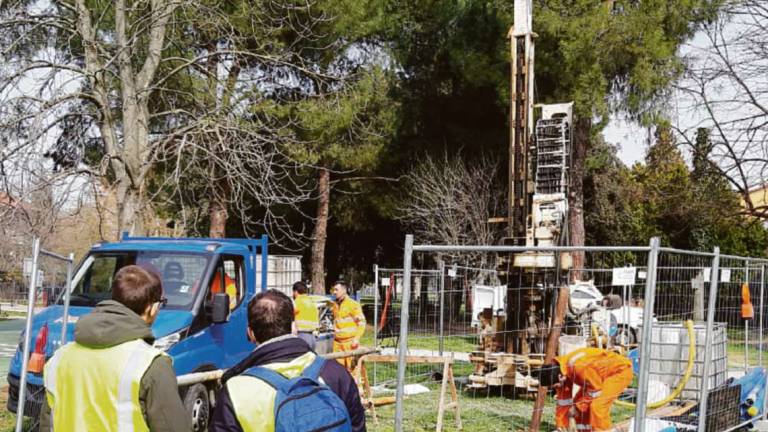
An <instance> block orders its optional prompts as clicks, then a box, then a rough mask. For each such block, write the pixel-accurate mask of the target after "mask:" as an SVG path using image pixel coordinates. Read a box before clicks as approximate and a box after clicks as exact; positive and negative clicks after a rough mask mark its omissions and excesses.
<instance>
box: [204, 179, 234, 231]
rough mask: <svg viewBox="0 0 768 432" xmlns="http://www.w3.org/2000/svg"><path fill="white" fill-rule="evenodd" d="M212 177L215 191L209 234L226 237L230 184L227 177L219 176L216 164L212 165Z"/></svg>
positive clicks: (212, 200)
mask: <svg viewBox="0 0 768 432" xmlns="http://www.w3.org/2000/svg"><path fill="white" fill-rule="evenodd" d="M210 172H211V178H214V179H217V180H214V191H213V196H212V197H211V203H210V205H211V208H210V218H211V227H210V229H209V231H208V235H209V236H210V237H211V238H224V237H226V236H227V219H228V218H229V213H228V212H227V197H228V196H229V192H230V191H229V184H228V183H227V181H226V179H224V178H222V177H221V176H219V175H218V174H219V173H218V171H217V167H216V165H213V166H212V167H211V171H210Z"/></svg>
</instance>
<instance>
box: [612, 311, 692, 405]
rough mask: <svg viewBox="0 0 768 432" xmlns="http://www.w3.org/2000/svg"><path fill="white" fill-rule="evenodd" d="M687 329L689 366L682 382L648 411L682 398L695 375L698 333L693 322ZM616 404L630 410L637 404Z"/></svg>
mask: <svg viewBox="0 0 768 432" xmlns="http://www.w3.org/2000/svg"><path fill="white" fill-rule="evenodd" d="M685 327H686V328H687V329H688V366H686V368H685V373H684V374H683V377H682V378H681V379H680V382H679V383H677V387H675V390H674V391H673V392H672V393H670V394H669V395H668V396H667V397H665V398H664V399H662V400H660V401H657V402H654V403H650V404H648V409H653V408H659V407H662V406H664V405H666V404H668V403H670V402H672V400H673V399H675V398H677V397H678V396H680V393H682V391H683V389H684V388H685V385H686V384H688V380H689V379H691V374H693V364H694V361H695V360H696V333H695V332H694V330H693V321H691V320H688V321H686V322H685ZM616 404H617V405H620V406H625V407H630V408H633V407H634V406H635V404H633V403H631V402H624V401H620V400H617V401H616Z"/></svg>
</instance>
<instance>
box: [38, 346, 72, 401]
mask: <svg viewBox="0 0 768 432" xmlns="http://www.w3.org/2000/svg"><path fill="white" fill-rule="evenodd" d="M70 343H72V342H70ZM68 345H69V344H67V345H64V346H63V347H61V348H59V349H58V350H56V352H55V353H54V354H53V357H51V358H50V359H49V360H48V361H47V362H46V363H45V367H44V368H43V385H45V390H46V391H47V392H48V393H50V394H52V395H53V396H54V397H55V396H56V367H57V366H58V365H59V361H60V360H61V353H62V352H63V351H64V350H65V349H67V346H68Z"/></svg>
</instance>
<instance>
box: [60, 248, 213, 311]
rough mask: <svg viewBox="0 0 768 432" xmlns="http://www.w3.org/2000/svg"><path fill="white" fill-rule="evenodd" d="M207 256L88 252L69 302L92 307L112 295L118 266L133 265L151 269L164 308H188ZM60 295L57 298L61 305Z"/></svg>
mask: <svg viewBox="0 0 768 432" xmlns="http://www.w3.org/2000/svg"><path fill="white" fill-rule="evenodd" d="M209 259H210V256H208V255H202V254H194V253H181V252H156V251H152V252H147V251H136V252H117V253H114V252H109V253H95V254H91V255H90V256H89V257H88V258H87V259H86V260H85V262H84V263H83V267H82V269H81V270H80V271H78V274H79V275H80V279H79V280H76V281H74V282H75V286H74V289H73V290H72V296H71V299H70V304H72V305H73V306H94V305H96V304H97V303H98V302H100V301H102V300H108V299H110V298H111V297H112V295H111V290H112V280H113V279H114V276H115V273H117V271H118V270H120V269H121V268H122V267H125V266H127V265H131V264H136V265H139V266H141V267H144V268H145V269H147V270H150V271H153V272H155V273H156V274H157V275H158V276H160V279H161V280H162V282H163V297H165V298H167V299H168V303H167V304H166V306H165V307H166V308H169V309H188V308H190V307H192V305H193V304H194V302H195V296H196V295H197V291H198V290H199V288H200V284H201V281H202V279H203V277H204V276H205V269H206V268H207V266H208V261H209ZM63 302H64V296H61V297H60V298H59V299H58V303H59V304H63Z"/></svg>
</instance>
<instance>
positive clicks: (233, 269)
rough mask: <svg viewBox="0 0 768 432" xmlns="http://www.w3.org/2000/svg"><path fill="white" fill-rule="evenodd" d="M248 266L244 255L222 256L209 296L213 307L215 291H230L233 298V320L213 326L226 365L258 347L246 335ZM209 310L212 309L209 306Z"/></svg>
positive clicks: (207, 301)
mask: <svg viewBox="0 0 768 432" xmlns="http://www.w3.org/2000/svg"><path fill="white" fill-rule="evenodd" d="M245 282H246V281H245V268H244V261H243V257H242V256H240V255H222V256H221V257H220V258H219V262H218V263H217V264H216V269H215V271H214V273H213V276H212V278H211V283H210V286H209V288H208V293H207V295H206V305H207V306H209V305H210V304H211V302H212V300H213V295H214V294H215V293H226V294H228V295H229V297H230V302H229V304H230V315H229V321H228V322H226V323H222V324H213V325H212V326H211V335H212V336H213V340H214V342H215V343H216V344H217V345H219V347H220V348H221V351H222V353H224V366H225V367H231V366H232V365H234V364H235V363H237V362H238V361H240V360H242V359H243V358H244V357H245V355H246V354H247V353H248V352H250V351H251V350H252V349H253V348H254V346H253V345H252V344H251V343H250V342H249V341H248V338H247V336H246V326H247V323H248V316H247V315H248V311H247V307H246V305H244V304H243V303H244V299H245V292H246V289H245ZM206 310H210V308H209V307H206Z"/></svg>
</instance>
